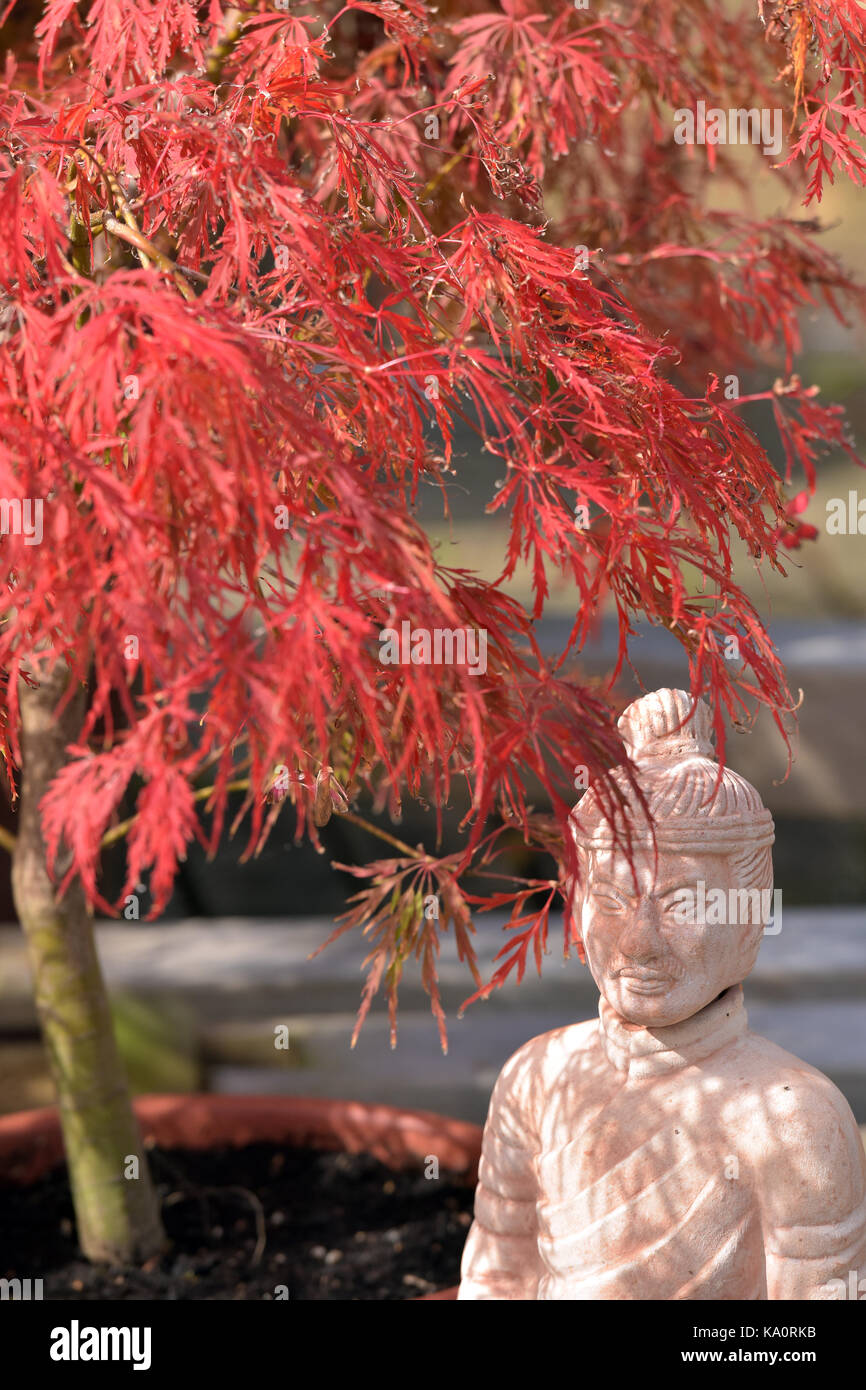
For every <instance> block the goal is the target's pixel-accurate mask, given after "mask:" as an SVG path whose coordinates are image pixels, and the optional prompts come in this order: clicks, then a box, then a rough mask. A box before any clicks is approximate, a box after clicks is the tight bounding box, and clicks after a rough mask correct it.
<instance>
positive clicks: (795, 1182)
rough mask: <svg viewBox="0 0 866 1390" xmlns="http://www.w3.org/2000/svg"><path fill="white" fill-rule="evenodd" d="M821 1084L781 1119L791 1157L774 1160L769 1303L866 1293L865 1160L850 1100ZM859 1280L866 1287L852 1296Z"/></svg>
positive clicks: (768, 1212) (768, 1179)
mask: <svg viewBox="0 0 866 1390" xmlns="http://www.w3.org/2000/svg"><path fill="white" fill-rule="evenodd" d="M820 1082H821V1086H820V1089H818V1090H817V1091H813V1092H812V1093H811V1094H808V1095H807V1096H806V1098H805V1103H804V1104H802V1105H801V1106H799V1107H798V1108H797V1109H796V1110H795V1111H794V1112H793V1113H789V1114H787V1115H785V1114H784V1111H783V1112H782V1114H781V1116H780V1117H779V1124H778V1127H777V1133H778V1134H779V1135H780V1137H782V1139H783V1140H784V1150H785V1157H784V1158H783V1159H782V1160H781V1161H780V1157H779V1151H776V1152H775V1154H772V1153H771V1154H769V1155H768V1156H767V1164H766V1170H765V1182H764V1186H765V1191H766V1192H767V1193H768V1194H769V1195H768V1197H767V1199H766V1208H765V1231H766V1235H765V1247H766V1270H767V1297H768V1299H773V1300H783V1299H784V1300H787V1299H796V1300H812V1299H842V1298H851V1297H852V1296H853V1297H861V1296H862V1295H863V1294H866V1157H864V1153H863V1145H862V1142H861V1139H860V1134H859V1132H858V1129H857V1125H856V1122H855V1120H854V1116H853V1115H852V1114H851V1111H850V1109H849V1107H848V1104H847V1102H846V1101H845V1099H844V1097H843V1096H842V1095H841V1094H840V1092H839V1091H837V1090H836V1088H835V1086H832V1085H831V1083H830V1082H829V1081H827V1080H826V1078H825V1077H821V1078H820ZM791 1089H792V1090H793V1089H794V1088H791ZM767 1217H769V1220H768V1219H767ZM860 1280H863V1281H864V1284H863V1289H862V1290H861V1291H860V1293H859V1294H858V1293H856V1292H853V1293H852V1290H856V1289H858V1287H859V1282H860Z"/></svg>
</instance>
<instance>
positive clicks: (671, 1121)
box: [458, 690, 866, 1300]
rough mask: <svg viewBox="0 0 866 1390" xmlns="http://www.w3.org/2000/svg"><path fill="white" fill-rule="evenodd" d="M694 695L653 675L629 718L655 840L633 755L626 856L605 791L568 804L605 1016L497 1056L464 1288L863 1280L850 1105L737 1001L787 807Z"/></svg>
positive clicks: (716, 1293) (653, 1295)
mask: <svg viewBox="0 0 866 1390" xmlns="http://www.w3.org/2000/svg"><path fill="white" fill-rule="evenodd" d="M691 705H692V701H691V699H690V697H689V696H688V695H687V694H685V692H683V691H681V690H658V691H656V692H655V693H654V694H651V695H645V696H643V698H641V699H639V700H636V701H635V702H634V704H632V705H630V706H629V708H628V709H627V710H626V711H625V713H624V714H623V716H622V718H621V719H620V721H619V728H620V730H621V732H622V734H623V737H624V740H625V742H626V744H627V746H628V749H629V753H630V756H631V758H632V760H633V762H634V763H635V765H636V768H637V775H638V779H639V784H640V787H641V790H642V792H643V794H644V797H645V800H646V803H647V806H648V808H649V811H650V813H651V817H652V824H654V826H655V842H654V843H653V834H652V824H651V823H650V821H648V820H647V817H646V814H645V812H644V809H643V808H642V807H641V805H640V801H639V798H637V797H636V796H635V795H634V793H633V792H630V790H629V783H628V780H627V778H626V777H625V775H624V772H623V769H618V770H617V772H616V774H615V776H616V778H617V780H618V782H619V785H620V787H621V788H622V790H623V792H624V794H625V795H626V796H627V798H628V803H629V805H630V806H631V812H630V818H629V823H630V825H631V846H632V848H631V851H630V853H631V860H632V862H631V863H630V862H629V854H628V853H627V852H626V850H625V849H624V847H623V844H622V836H621V834H620V840H619V842H618V843H615V841H614V836H613V833H612V831H611V828H610V825H609V823H608V821H607V820H606V819H605V817H604V815H603V814H602V809H601V806H600V804H599V802H598V800H597V799H596V798H595V797H594V795H593V792H592V790H590V791H589V792H587V793H586V795H585V797H584V798H583V800H582V801H581V802H580V803H579V806H578V807H576V808H575V810H574V812H572V833H573V835H574V840H575V844H576V848H577V857H578V863H579V868H580V872H579V874H578V875H577V878H576V881H575V882H574V884H573V885H572V891H573V893H574V920H575V922H576V923H577V924H578V929H579V932H580V936H581V938H582V942H583V950H584V952H585V956H586V960H587V962H588V964H589V968H590V970H591V972H592V975H593V978H594V980H595V982H596V984H597V985H598V988H599V990H600V993H601V998H600V1001H599V1018H598V1020H591V1021H589V1022H586V1023H577V1024H573V1025H571V1026H569V1027H566V1028H558V1029H556V1030H555V1031H554V1032H551V1033H545V1034H543V1035H542V1036H541V1037H537V1038H533V1039H532V1040H531V1041H530V1042H528V1043H526V1044H525V1045H524V1046H523V1047H521V1048H520V1050H519V1051H518V1052H516V1053H515V1055H514V1056H513V1057H512V1058H511V1060H510V1061H509V1062H507V1063H506V1065H505V1066H504V1067H503V1069H502V1072H501V1073H500V1076H499V1078H498V1080H497V1082H496V1087H495V1089H494V1092H493V1096H492V1099H491V1102H490V1110H489V1113H488V1117H487V1123H486V1125H485V1129H484V1142H483V1155H482V1159H481V1167H480V1173H479V1182H478V1190H477V1194H476V1199H475V1220H474V1223H473V1225H472V1229H471V1231H470V1233H469V1237H468V1239H467V1242H466V1249H465V1251H464V1255H463V1265H462V1272H461V1273H462V1282H461V1284H460V1291H459V1295H458V1297H459V1298H461V1299H658V1300H668V1299H829V1298H846V1297H858V1294H857V1292H855V1291H856V1290H857V1289H858V1288H859V1289H860V1294H859V1296H860V1297H862V1296H864V1295H866V1279H864V1281H863V1283H862V1285H861V1284H860V1282H859V1281H860V1279H861V1277H862V1276H864V1275H866V1161H864V1153H863V1147H862V1144H861V1141H860V1135H859V1133H858V1130H857V1125H856V1123H855V1121H854V1117H853V1115H852V1113H851V1110H850V1109H849V1107H848V1104H847V1103H846V1101H845V1099H844V1097H843V1096H842V1095H841V1094H840V1092H839V1091H838V1090H837V1089H836V1087H835V1086H833V1085H832V1083H831V1082H830V1081H828V1080H827V1078H826V1077H825V1076H823V1075H822V1074H821V1073H820V1072H818V1071H816V1070H815V1069H814V1068H813V1067H810V1066H807V1065H806V1063H805V1062H801V1061H799V1060H798V1059H797V1058H796V1057H793V1056H791V1054H790V1053H788V1052H784V1051H783V1050H782V1049H781V1048H779V1047H776V1046H775V1045H774V1044H773V1043H770V1042H768V1041H767V1040H766V1039H765V1038H761V1037H758V1036H757V1035H756V1034H754V1033H752V1032H750V1031H749V1028H748V1026H747V1021H746V1011H745V1009H744V1007H743V989H742V981H743V980H744V979H745V977H746V976H747V975H748V973H749V971H750V970H751V969H752V966H753V965H754V963H755V959H756V957H757V954H758V947H759V945H760V942H761V937H762V934H763V931H764V927H765V925H766V923H767V921H768V911H767V908H768V904H769V899H770V897H771V893H772V883H773V864H772V852H771V848H770V847H771V845H772V843H773V838H774V836H773V822H772V819H771V818H770V814H769V812H768V811H767V810H766V809H765V807H764V806H763V805H762V803H761V799H760V797H759V796H758V794H757V792H756V791H755V789H754V787H752V786H751V785H750V784H749V783H748V782H747V781H746V780H745V779H744V778H743V777H740V776H739V775H738V774H737V773H735V772H733V771H732V770H731V769H730V768H725V769H724V771H723V772H722V775H721V779H719V767H718V764H717V763H716V761H715V760H714V757H713V750H712V744H711V722H710V714H709V710H708V708H707V706H706V705H705V704H704V702H703V701H701V702H699V703H698V704H697V706H696V709H695V711H694V713H693V715H692V717H691V718H689V711H690V710H691ZM710 903H712V904H713V905H714V909H715V910H714V911H712V912H711V911H710V909H709V906H708V904H710Z"/></svg>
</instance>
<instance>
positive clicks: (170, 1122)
mask: <svg viewBox="0 0 866 1390" xmlns="http://www.w3.org/2000/svg"><path fill="white" fill-rule="evenodd" d="M133 1105H134V1107H135V1113H136V1115H137V1116H138V1121H139V1124H140V1125H141V1131H142V1137H143V1138H145V1139H153V1140H155V1141H156V1142H157V1143H158V1144H160V1145H162V1146H164V1147H168V1148H185V1149H208V1148H215V1147H217V1146H220V1145H228V1146H232V1147H235V1148H243V1147H244V1146H245V1145H247V1144H255V1143H268V1142H270V1143H276V1144H279V1143H285V1144H292V1145H297V1146H298V1147H304V1146H309V1147H310V1148H316V1149H342V1150H343V1151H344V1152H346V1153H370V1154H373V1155H374V1157H375V1158H378V1159H379V1160H380V1161H381V1162H382V1163H386V1164H387V1165H388V1167H389V1168H395V1169H397V1168H408V1167H410V1166H411V1165H413V1164H415V1163H418V1162H419V1161H422V1160H423V1159H424V1157H425V1156H426V1155H427V1154H430V1153H435V1154H436V1156H437V1158H438V1159H439V1163H440V1165H441V1166H442V1168H443V1169H447V1170H448V1171H450V1172H453V1173H458V1174H461V1175H462V1176H464V1177H465V1178H466V1181H467V1182H474V1181H475V1180H476V1177H477V1173H478V1158H479V1155H480V1153H481V1129H480V1127H479V1126H478V1125H473V1124H469V1123H468V1122H467V1121H465V1120H452V1119H448V1118H447V1117H446V1116H444V1115H435V1114H433V1113H432V1112H431V1111H428V1110H398V1109H397V1108H396V1107H394V1106H391V1105H363V1104H361V1102H360V1101H348V1100H322V1099H307V1098H305V1097H295V1096H223V1095H175V1096H138V1097H136V1099H135V1100H134V1101H133ZM62 1160H63V1140H62V1136H61V1132H60V1121H59V1118H58V1113H57V1110H56V1109H55V1108H54V1107H53V1106H50V1107H47V1108H46V1109H44V1110H23V1111H20V1112H19V1113H18V1114H14V1115H0V1181H2V1182H6V1183H17V1184H21V1185H24V1184H27V1183H31V1182H34V1181H35V1180H36V1179H37V1178H39V1177H41V1175H42V1174H43V1173H45V1172H47V1171H48V1169H49V1168H53V1167H54V1166H55V1165H56V1164H58V1163H60V1162H62ZM456 1296H457V1290H456V1288H453V1289H443V1290H442V1291H441V1292H439V1293H432V1294H425V1295H424V1297H423V1298H421V1299H417V1300H414V1301H416V1302H419V1303H423V1302H428V1301H431V1300H438V1299H454V1298H456Z"/></svg>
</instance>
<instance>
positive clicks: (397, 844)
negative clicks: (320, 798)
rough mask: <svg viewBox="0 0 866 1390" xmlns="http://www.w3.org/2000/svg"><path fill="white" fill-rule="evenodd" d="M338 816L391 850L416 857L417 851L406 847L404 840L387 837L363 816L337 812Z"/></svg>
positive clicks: (408, 846)
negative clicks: (388, 846)
mask: <svg viewBox="0 0 866 1390" xmlns="http://www.w3.org/2000/svg"><path fill="white" fill-rule="evenodd" d="M338 814H339V815H340V818H341V820H347V821H351V823H352V825H357V826H359V827H360V829H361V830H368V831H369V832H370V834H371V835H375V836H376V837H377V839H379V840H384V841H385V844H386V845H391V847H392V848H393V849H397V850H399V851H400V853H401V854H408V855H411V856H412V857H413V858H414V857H415V855H417V853H418V851H417V849H413V848H412V846H411V845H407V844H406V841H405V840H398V839H397V837H396V836H395V835H389V834H388V831H387V830H380V829H379V827H378V825H372V824H371V822H370V821H368V820H365V819H364V817H363V816H357V815H356V814H355V812H354V811H343V812H338ZM425 857H426V856H425Z"/></svg>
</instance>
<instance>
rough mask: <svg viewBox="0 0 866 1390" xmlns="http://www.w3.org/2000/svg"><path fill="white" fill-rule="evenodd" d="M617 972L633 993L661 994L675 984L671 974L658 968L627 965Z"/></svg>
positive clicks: (618, 977) (617, 975)
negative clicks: (645, 968) (647, 968)
mask: <svg viewBox="0 0 866 1390" xmlns="http://www.w3.org/2000/svg"><path fill="white" fill-rule="evenodd" d="M615 974H616V978H617V979H619V980H623V981H624V982H625V984H626V987H627V988H628V989H629V990H630V991H631V992H632V993H633V994H660V993H661V992H662V991H663V990H665V989H667V988H668V986H669V985H671V984H673V980H672V979H671V977H670V975H663V974H661V973H660V972H659V971H658V970H641V969H639V968H638V967H635V966H625V967H624V968H623V969H622V970H617V971H616V972H615Z"/></svg>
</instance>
